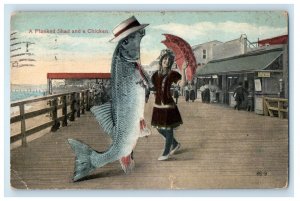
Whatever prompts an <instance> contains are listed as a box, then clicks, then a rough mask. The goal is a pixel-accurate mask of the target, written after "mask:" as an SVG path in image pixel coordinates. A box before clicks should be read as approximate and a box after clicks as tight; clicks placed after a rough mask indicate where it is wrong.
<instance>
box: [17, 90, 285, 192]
mask: <svg viewBox="0 0 300 201" xmlns="http://www.w3.org/2000/svg"><path fill="white" fill-rule="evenodd" d="M69 96H70V97H71V95H67V98H66V100H71V98H68V97H69ZM79 97H84V95H83V96H82V95H80V96H79ZM52 98H53V97H52ZM54 98H55V97H54ZM153 102H154V97H153V95H151V96H150V99H149V102H148V103H147V104H146V105H145V119H146V122H147V124H148V126H150V125H149V124H150V120H151V113H152V107H153ZM71 103H72V102H70V101H67V102H66V104H67V105H68V109H67V112H66V113H64V114H69V113H71V114H72V110H70V107H71V105H69V104H71ZM60 104H62V103H60ZM83 105H85V106H83ZM83 105H82V104H81V106H80V108H85V107H86V105H87V102H85V104H83ZM49 107H50V106H49ZM58 107H63V106H58ZM58 107H55V104H54V106H53V105H52V106H51V108H52V109H51V111H54V110H55V108H56V109H62V108H58ZM178 107H179V110H180V112H181V115H182V118H183V121H184V124H183V125H182V126H180V127H179V128H178V129H177V130H176V131H175V137H176V138H177V139H178V141H179V142H180V143H181V145H182V146H181V149H180V150H179V151H178V153H177V154H175V155H173V156H172V157H171V158H170V159H169V160H167V161H158V160H157V158H158V157H159V156H160V155H161V153H162V151H163V147H164V140H163V138H162V136H160V135H159V134H158V132H157V131H156V129H154V128H151V131H152V134H151V135H150V136H149V137H144V138H140V139H139V140H138V142H137V146H136V148H135V149H134V159H135V169H134V171H133V172H132V173H130V174H127V175H126V174H124V172H123V170H122V168H121V166H120V164H119V161H115V162H113V163H110V164H107V165H105V166H104V167H102V168H98V169H97V170H95V171H94V172H93V173H92V174H90V176H88V177H86V179H85V180H83V181H80V182H73V181H72V177H73V170H74V160H75V155H74V153H73V151H72V149H71V147H70V146H69V144H68V143H67V139H68V138H74V139H78V140H81V141H83V142H85V143H86V144H88V145H90V146H91V147H92V148H94V149H95V150H97V151H104V150H106V149H107V148H108V147H109V146H110V143H111V139H110V138H109V136H107V135H106V134H105V133H104V131H103V130H102V128H101V127H100V125H99V124H98V122H97V121H96V119H95V118H94V117H93V115H92V114H91V113H90V112H89V111H88V109H85V110H84V114H82V110H81V111H80V112H79V113H80V117H77V116H76V114H77V113H76V114H75V118H74V120H73V121H70V119H69V117H70V115H71V114H69V115H67V117H68V119H67V125H65V126H64V127H62V122H63V121H64V120H66V119H64V118H62V119H58V121H59V122H61V124H60V125H61V126H60V127H57V129H56V130H53V131H55V132H51V131H49V132H47V133H46V134H44V135H43V136H42V137H39V138H37V139H34V140H32V141H30V142H26V140H23V141H25V142H26V143H23V146H19V147H17V148H13V149H11V186H12V187H14V188H17V189H122V190H123V189H208V188H209V189H216V188H217V189H219V188H227V189H228V188H229V189H231V188H234V189H236V188H238V189H245V188H284V187H287V185H288V166H289V164H288V158H289V156H288V150H289V148H288V142H289V138H288V119H282V118H277V117H270V116H263V115H257V114H255V113H254V112H247V111H237V110H233V109H232V108H230V107H227V106H224V105H220V104H205V103H202V102H200V101H196V102H193V103H192V102H189V103H187V102H185V101H184V98H183V97H180V99H179V103H178ZM44 110H45V111H46V109H44ZM45 111H44V112H45ZM48 112H49V111H48ZM32 115H33V114H32V113H31V115H29V116H32ZM44 115H46V113H45V114H44ZM21 116H22V115H21ZM59 116H60V115H58V116H55V115H54V117H53V116H52V117H51V118H54V119H53V120H52V123H51V125H50V124H49V126H50V127H49V129H50V128H51V126H54V125H55V117H57V118H59ZM17 118H21V117H15V120H14V121H16V119H17ZM49 118H50V117H49ZM19 120H21V119H19ZM58 121H56V122H58ZM25 130H26V129H25ZM26 132H27V133H28V131H27V130H26ZM26 132H24V133H25V135H24V133H23V134H22V132H21V133H20V136H19V137H18V140H22V138H23V137H24V136H26ZM15 140H16V139H15Z"/></svg>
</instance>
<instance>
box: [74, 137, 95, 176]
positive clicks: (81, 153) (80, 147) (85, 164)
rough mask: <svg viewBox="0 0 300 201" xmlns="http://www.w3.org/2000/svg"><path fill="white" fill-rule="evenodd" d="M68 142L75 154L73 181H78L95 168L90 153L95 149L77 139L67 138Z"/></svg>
mask: <svg viewBox="0 0 300 201" xmlns="http://www.w3.org/2000/svg"><path fill="white" fill-rule="evenodd" d="M68 142H69V144H70V145H71V147H72V149H73V151H74V152H75V155H76V158H75V168H74V177H73V181H78V180H80V179H81V178H83V177H85V176H87V175H88V174H89V173H90V172H92V171H93V170H95V169H96V167H95V166H93V164H92V162H91V155H92V153H93V152H96V151H95V150H93V149H92V148H91V147H89V146H88V145H86V144H84V143H82V142H79V141H78V140H74V139H68Z"/></svg>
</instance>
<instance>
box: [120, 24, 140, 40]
mask: <svg viewBox="0 0 300 201" xmlns="http://www.w3.org/2000/svg"><path fill="white" fill-rule="evenodd" d="M140 25H141V24H140V23H139V22H138V21H136V20H135V21H133V22H131V23H130V24H128V25H127V26H126V27H124V28H123V29H121V30H120V31H118V32H117V33H116V34H115V37H118V36H119V35H120V34H121V33H123V32H125V31H127V30H128V29H130V28H133V27H137V26H140Z"/></svg>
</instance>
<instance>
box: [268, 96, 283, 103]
mask: <svg viewBox="0 0 300 201" xmlns="http://www.w3.org/2000/svg"><path fill="white" fill-rule="evenodd" d="M265 99H266V100H268V101H274V102H277V101H281V102H288V99H286V98H271V97H265Z"/></svg>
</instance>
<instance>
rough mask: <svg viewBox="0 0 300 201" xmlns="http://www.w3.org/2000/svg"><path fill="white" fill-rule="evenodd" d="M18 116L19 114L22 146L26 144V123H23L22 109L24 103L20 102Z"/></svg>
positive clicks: (23, 110)
mask: <svg viewBox="0 0 300 201" xmlns="http://www.w3.org/2000/svg"><path fill="white" fill-rule="evenodd" d="M19 107H20V116H21V135H22V146H24V147H25V146H26V144H27V142H26V124H25V117H24V113H25V109H24V107H25V106H24V104H21V105H20V106H19Z"/></svg>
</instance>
